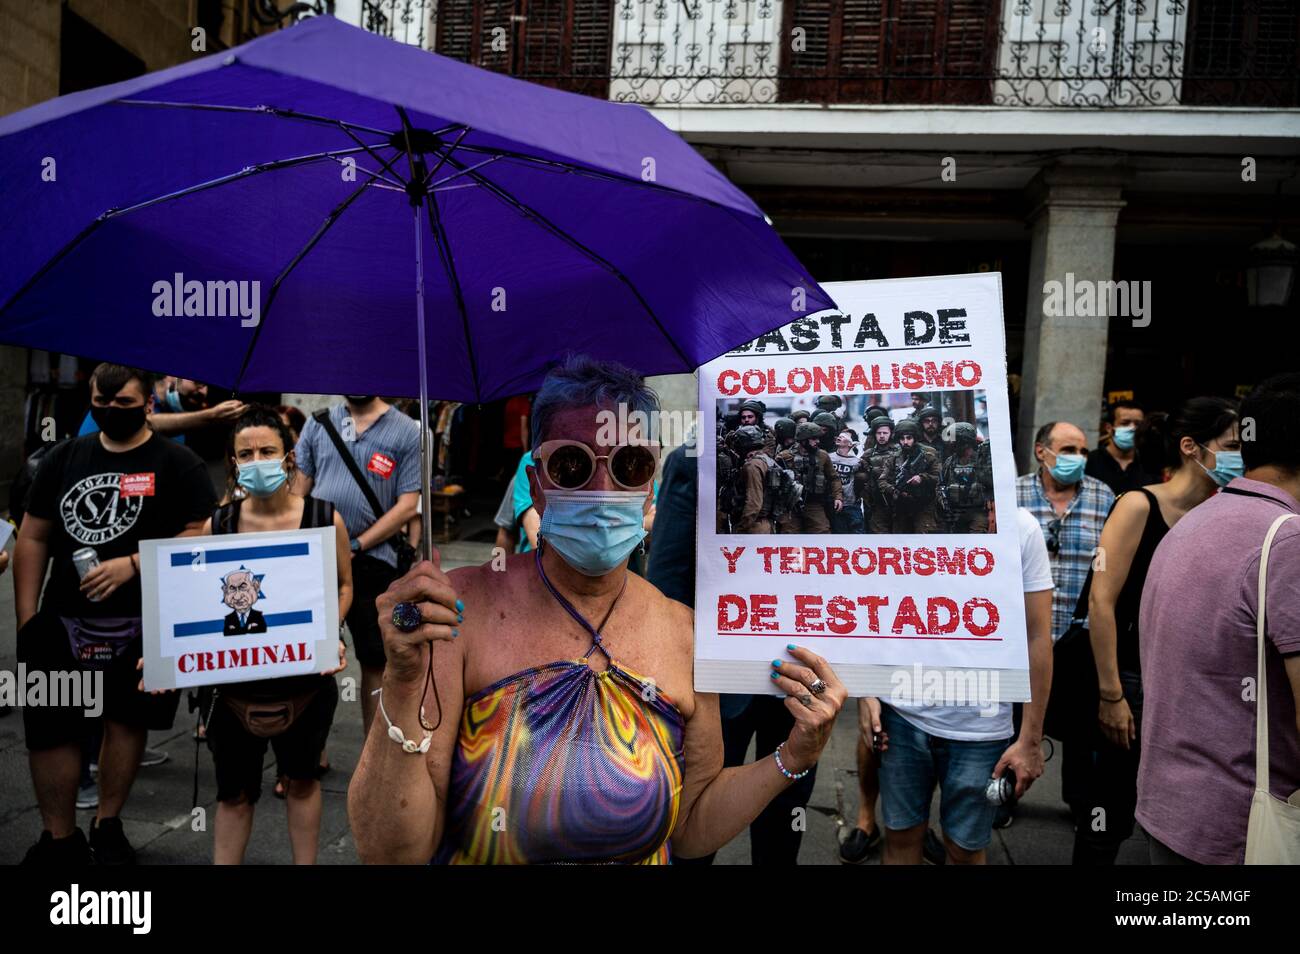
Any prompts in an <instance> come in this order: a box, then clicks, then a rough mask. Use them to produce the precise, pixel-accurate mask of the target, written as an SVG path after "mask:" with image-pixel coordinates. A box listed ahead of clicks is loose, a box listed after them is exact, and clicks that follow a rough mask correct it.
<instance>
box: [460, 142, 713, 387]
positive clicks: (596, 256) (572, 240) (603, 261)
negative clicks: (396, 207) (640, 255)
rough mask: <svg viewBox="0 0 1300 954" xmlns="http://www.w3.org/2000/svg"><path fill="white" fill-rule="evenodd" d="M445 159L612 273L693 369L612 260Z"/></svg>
mask: <svg viewBox="0 0 1300 954" xmlns="http://www.w3.org/2000/svg"><path fill="white" fill-rule="evenodd" d="M447 162H448V163H450V164H451V165H453V166H455V167H456V168H457V169H460V170H461V171H462V172H465V173H466V174H468V175H469V177H470V178H471V179H473V180H474V181H475V182H477V183H479V185H481V186H483V188H485V189H487V190H488V191H489V192H490V193H492V194H493V195H494V196H496V197H497V198H498V199H499V200H500V201H502V202H504V203H505V204H506V205H509V206H511V207H513V208H514V209H515V210H516V211H517V212H519V213H521V214H522V215H523V216H524V217H525V218H528V219H532V220H533V221H535V222H537V224H539V225H540V226H542V227H543V228H544V229H546V230H547V231H548V232H550V233H551V234H553V235H555V236H556V237H557V238H559V239H560V240H561V241H563V242H565V243H567V244H568V245H570V246H572V247H573V248H575V249H577V250H578V251H579V252H581V253H582V254H583V255H585V256H587V258H589V259H591V260H592V261H593V262H595V263H596V264H598V265H600V266H601V267H602V268H604V269H605V270H607V271H608V272H609V273H610V274H612V275H613V276H614V277H615V278H617V279H618V280H619V281H620V282H622V283H623V285H624V286H625V287H626V288H627V290H628V291H630V292H631V293H632V295H633V297H635V298H636V300H637V301H638V302H639V303H640V304H641V307H642V308H644V309H645V312H646V314H647V315H649V316H650V320H651V321H653V322H654V324H655V327H656V328H658V329H659V333H660V334H662V335H663V337H664V340H665V341H667V342H668V344H669V345H670V346H672V349H673V351H675V352H677V356H678V357H679V358H681V359H682V363H683V364H685V365H686V366H687V367H692V368H693V367H694V366H695V363H694V362H693V361H691V359H690V358H688V357H687V356H686V353H685V352H683V351H682V349H681V348H680V347H679V346H678V344H677V342H676V341H675V340H673V336H672V335H670V334H669V333H668V329H667V328H665V327H664V326H663V323H662V322H661V321H660V320H659V316H658V315H656V314H655V312H654V309H653V308H651V307H650V303H649V302H648V301H646V300H645V298H644V297H643V296H642V294H641V292H640V290H639V289H638V288H637V287H636V285H635V284H634V283H633V281H632V279H630V278H628V277H627V276H626V275H625V274H623V272H622V271H621V270H620V269H619V268H618V266H616V265H615V264H614V263H613V262H611V261H609V260H608V259H606V258H604V257H603V256H601V255H600V254H599V253H598V252H596V251H595V250H594V249H591V248H588V247H587V246H586V245H584V244H583V243H582V242H581V241H579V240H578V239H576V238H574V237H573V236H572V235H570V234H569V233H568V232H566V231H565V230H564V229H562V228H560V226H558V225H556V224H555V223H554V222H552V221H551V220H550V219H549V218H547V217H546V216H545V215H543V214H542V213H541V212H538V211H537V210H536V209H534V208H532V207H531V206H529V205H527V204H525V203H524V202H521V201H520V200H519V199H517V198H516V197H515V196H513V195H511V194H510V193H509V192H508V191H506V190H505V189H503V188H502V187H501V186H499V185H497V184H496V183H495V182H493V181H492V180H491V179H489V178H487V177H486V176H484V175H483V174H482V173H481V172H473V171H471V170H470V169H468V168H467V167H466V166H464V165H463V164H461V163H460V162H457V161H456V160H455V159H453V158H451V156H448V157H447Z"/></svg>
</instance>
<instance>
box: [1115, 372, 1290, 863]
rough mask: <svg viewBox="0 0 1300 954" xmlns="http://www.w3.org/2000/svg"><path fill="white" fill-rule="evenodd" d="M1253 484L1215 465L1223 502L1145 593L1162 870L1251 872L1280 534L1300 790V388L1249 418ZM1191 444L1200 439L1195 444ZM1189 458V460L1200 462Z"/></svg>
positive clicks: (1271, 389)
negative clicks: (1249, 837)
mask: <svg viewBox="0 0 1300 954" xmlns="http://www.w3.org/2000/svg"><path fill="white" fill-rule="evenodd" d="M1241 432H1242V445H1241V446H1242V453H1241V456H1242V458H1243V461H1244V466H1245V474H1244V475H1243V476H1239V477H1236V478H1235V479H1229V478H1230V474H1231V473H1232V471H1233V469H1234V467H1233V464H1234V461H1233V460H1232V459H1231V455H1229V454H1228V453H1227V452H1225V451H1220V452H1218V453H1217V454H1215V453H1207V454H1206V459H1205V461H1204V462H1203V463H1201V466H1203V467H1205V468H1206V470H1207V471H1208V472H1209V473H1210V475H1211V476H1212V477H1214V478H1215V480H1216V482H1218V483H1220V484H1221V485H1222V484H1226V486H1225V487H1224V490H1223V492H1221V493H1219V494H1217V495H1216V496H1214V497H1212V498H1210V499H1209V500H1207V501H1206V502H1205V503H1203V504H1201V505H1200V506H1199V507H1197V508H1196V509H1194V510H1192V511H1191V512H1190V513H1188V514H1187V515H1186V516H1185V517H1183V518H1182V519H1181V520H1180V521H1179V522H1178V523H1177V524H1176V525H1175V526H1174V528H1173V529H1172V530H1170V531H1169V533H1168V535H1167V536H1166V537H1165V538H1164V540H1163V541H1162V542H1161V544H1160V546H1159V547H1158V548H1157V549H1156V552H1155V556H1154V557H1153V558H1152V561H1151V570H1150V572H1149V573H1148V574H1147V580H1146V586H1145V588H1144V589H1143V591H1142V610H1141V618H1140V625H1139V631H1140V632H1141V633H1142V643H1141V655H1142V673H1143V683H1144V685H1143V689H1144V695H1145V698H1144V702H1143V704H1144V713H1143V720H1142V764H1141V767H1140V769H1139V770H1138V804H1137V819H1138V821H1139V822H1141V823H1142V827H1143V828H1145V829H1146V831H1147V834H1148V835H1149V836H1150V838H1151V861H1152V863H1153V864H1189V863H1198V864H1240V863H1241V862H1242V860H1243V858H1244V856H1245V850H1246V824H1247V819H1248V817H1249V814H1250V803H1251V793H1252V792H1253V790H1254V787H1255V751H1254V749H1255V700H1256V699H1257V698H1258V696H1257V693H1259V692H1261V691H1265V690H1264V689H1263V688H1262V687H1259V686H1257V685H1256V684H1255V683H1256V652H1257V646H1256V634H1255V628H1256V619H1257V612H1258V608H1257V602H1258V578H1259V559H1260V549H1261V547H1262V545H1263V542H1264V535H1265V534H1266V533H1267V532H1268V529H1269V527H1270V526H1271V525H1272V523H1273V521H1274V520H1276V519H1277V518H1278V517H1279V516H1282V515H1284V514H1288V513H1290V514H1297V515H1298V516H1296V517H1294V518H1292V519H1290V520H1288V521H1286V522H1285V523H1283V524H1282V526H1281V528H1279V530H1278V533H1277V536H1276V537H1275V538H1274V540H1273V547H1272V551H1271V552H1270V554H1269V564H1268V592H1267V606H1266V613H1265V617H1264V619H1265V626H1266V629H1265V637H1266V638H1265V673H1266V677H1267V692H1268V697H1267V698H1268V718H1269V726H1268V730H1269V765H1270V769H1269V771H1270V785H1269V788H1270V790H1271V791H1272V793H1273V795H1274V796H1275V797H1277V798H1280V799H1282V800H1283V801H1285V800H1286V799H1287V798H1289V797H1291V796H1292V795H1293V793H1296V792H1297V790H1300V723H1298V722H1297V712H1300V374H1284V375H1279V376H1277V377H1274V378H1271V379H1269V380H1268V381H1265V382H1264V383H1263V384H1261V385H1259V387H1257V388H1256V389H1255V390H1254V392H1252V393H1251V395H1250V397H1248V398H1247V399H1246V400H1245V401H1244V402H1243V404H1242V406H1241ZM1184 440H1187V441H1190V438H1184ZM1189 451H1190V449H1189Z"/></svg>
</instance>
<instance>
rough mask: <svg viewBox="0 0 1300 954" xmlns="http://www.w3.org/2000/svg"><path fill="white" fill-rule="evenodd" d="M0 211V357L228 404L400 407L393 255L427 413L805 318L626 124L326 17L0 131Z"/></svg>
mask: <svg viewBox="0 0 1300 954" xmlns="http://www.w3.org/2000/svg"><path fill="white" fill-rule="evenodd" d="M0 209H3V216H2V218H0V242H2V243H3V248H4V250H5V251H4V255H3V257H0V341H4V342H6V343H10V344H17V345H25V346H29V347H33V348H42V349H47V350H51V351H59V352H64V353H69V354H76V355H84V356H88V357H95V358H101V359H107V360H114V361H118V362H121V363H125V364H132V365H137V366H140V367H144V368H148V369H150V370H155V371H161V372H165V373H169V374H177V375H181V376H184V377H191V378H196V379H199V380H203V381H208V382H210V383H213V384H216V385H220V386H223V387H229V388H233V389H235V390H237V391H243V392H253V391H299V392H307V393H312V392H316V393H339V392H343V393H378V394H390V395H404V396H414V395H416V394H419V393H420V390H421V388H420V380H419V378H420V374H419V370H418V369H419V364H420V362H419V361H418V355H417V345H416V342H417V335H416V328H417V321H416V314H417V311H416V304H415V302H416V298H417V296H416V294H415V292H416V290H417V279H416V271H417V267H416V254H417V253H416V249H417V245H418V246H421V247H422V248H423V257H424V263H423V269H422V273H423V274H422V279H420V282H419V288H420V290H421V291H422V293H423V298H424V309H425V314H426V315H427V321H426V335H425V340H426V347H425V355H424V357H425V359H426V361H427V364H428V369H429V370H428V391H429V393H431V394H433V395H435V396H437V397H441V398H448V399H455V400H463V401H487V400H492V399H494V398H499V397H504V396H507V395H511V394H517V393H520V392H523V391H526V390H529V389H531V388H533V387H535V386H536V385H537V384H538V383H539V381H540V379H541V377H542V376H543V375H544V373H545V371H546V368H547V366H548V365H549V364H550V363H551V362H552V361H554V360H555V359H556V358H557V357H559V356H560V355H562V354H563V353H564V352H566V351H577V352H584V353H587V354H591V355H593V356H595V357H600V358H612V359H617V360H621V361H623V362H625V363H627V364H629V365H631V366H633V367H635V368H637V369H639V370H640V371H642V372H644V373H647V374H654V373H669V372H681V371H690V370H693V369H694V368H696V367H697V366H699V365H701V364H703V363H704V362H706V361H708V360H710V359H712V358H714V357H716V356H717V355H719V354H721V353H722V352H724V351H726V350H728V349H729V348H732V347H735V346H737V345H739V344H741V343H743V342H745V341H748V340H751V339H753V338H754V337H756V336H757V335H759V334H762V333H763V332H765V331H768V330H771V329H772V328H774V327H777V326H779V325H781V324H784V323H786V322H788V321H789V320H790V319H791V318H792V317H795V316H796V315H797V314H798V310H799V309H802V310H806V311H807V312H808V313H812V312H815V311H818V310H821V309H823V308H827V307H832V306H833V305H832V302H831V300H830V298H829V296H827V295H826V293H825V292H823V291H822V290H821V289H820V288H819V287H818V286H817V284H816V283H815V282H814V281H813V280H812V278H811V277H810V276H809V275H808V273H807V272H806V271H805V270H804V269H803V267H802V266H801V265H800V264H799V263H798V261H797V260H796V259H795V258H794V256H793V255H792V254H791V253H790V252H789V250H788V249H787V248H786V247H785V246H784V244H783V243H782V242H781V240H780V239H779V238H778V236H777V235H776V233H775V232H774V231H773V230H772V229H771V228H770V227H769V225H767V224H766V220H765V218H764V216H763V214H762V212H761V211H760V210H759V209H758V208H757V207H756V206H755V205H754V204H753V203H752V202H751V201H750V200H749V199H748V198H747V197H746V196H745V195H744V194H742V193H741V192H740V191H739V190H738V189H736V188H735V187H734V186H733V185H732V184H731V183H730V182H728V181H727V180H726V178H725V177H724V176H722V175H721V174H720V173H719V172H718V171H717V170H716V169H714V168H713V167H712V166H711V165H710V164H709V163H708V162H706V161H705V160H704V159H703V158H702V157H701V156H700V155H699V154H697V153H696V152H695V151H694V150H693V149H691V147H690V146H688V145H687V144H686V143H685V142H684V141H682V140H681V139H680V138H678V137H677V136H676V135H675V134H673V133H672V132H670V131H669V130H668V129H666V128H665V127H664V126H663V125H662V124H660V123H659V122H658V121H657V120H655V119H654V118H653V117H652V116H651V115H650V114H649V113H648V112H646V111H645V110H644V109H642V108H641V107H639V106H633V105H625V104H615V103H608V102H603V101H600V100H595V99H591V98H588V97H584V96H578V95H574V94H569V93H564V92H559V91H556V90H551V89H547V88H544V87H541V86H536V85H533V84H531V83H526V82H522V81H519V80H515V79H512V78H510V77H506V76H501V75H498V74H495V73H491V72H488V71H485V70H480V69H478V68H475V67H472V66H468V65H466V64H464V63H460V62H457V61H455V60H449V59H446V58H443V57H439V56H437V55H435V54H432V53H428V52H425V51H423V50H419V49H416V48H413V47H410V46H406V45H404V44H401V43H396V42H394V41H391V40H388V39H384V38H382V37H378V36H375V35H373V34H370V33H367V32H365V31H363V30H360V29H357V28H355V27H351V26H348V25H346V24H344V23H341V22H339V21H337V20H335V19H334V18H332V17H328V16H322V17H315V18H312V19H310V20H307V21H305V22H303V23H301V24H300V25H298V26H295V27H293V28H291V29H287V30H282V31H279V32H276V33H273V34H271V35H268V36H266V37H263V38H260V39H257V40H254V41H253V42H251V43H248V44H246V45H244V46H241V47H238V48H236V49H233V50H230V51H228V52H225V53H219V54H216V55H213V56H209V57H206V58H204V59H201V60H198V61H195V62H193V63H188V64H185V65H182V66H178V67H175V68H173V69H169V70H163V71H161V72H158V73H152V74H149V75H148V76H144V77H140V78H138V79H134V80H130V81H127V82H125V83H119V84H115V85H113V86H107V87H102V88H99V89H94V90H88V91H86V92H82V93H75V94H72V95H69V96H64V97H60V98H59V99H56V100H52V101H50V102H47V103H43V104H41V105H39V106H35V107H33V108H31V109H27V110H24V111H23V112H20V113H16V114H13V115H10V116H7V117H4V118H0ZM792 308H793V309H796V310H795V311H792Z"/></svg>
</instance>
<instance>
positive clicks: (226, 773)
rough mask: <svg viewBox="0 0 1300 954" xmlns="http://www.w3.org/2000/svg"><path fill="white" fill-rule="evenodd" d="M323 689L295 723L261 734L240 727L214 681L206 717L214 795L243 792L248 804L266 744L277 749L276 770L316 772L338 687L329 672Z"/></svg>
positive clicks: (302, 774)
mask: <svg viewBox="0 0 1300 954" xmlns="http://www.w3.org/2000/svg"><path fill="white" fill-rule="evenodd" d="M319 679H320V681H321V689H320V692H318V693H316V695H315V697H314V698H313V699H312V700H311V702H310V703H309V704H308V706H307V708H306V709H305V710H304V711H303V713H302V715H300V716H298V718H297V719H295V720H294V722H293V725H291V726H289V728H288V730H287V731H285V732H282V733H281V734H280V735H277V736H273V737H271V738H269V739H263V738H259V737H258V736H255V735H253V734H252V733H251V732H249V731H248V730H247V729H245V728H244V724H243V723H242V722H240V721H239V717H238V716H237V715H235V713H234V712H232V711H231V709H230V707H229V706H228V705H226V704H225V703H224V702H222V701H221V699H220V695H221V692H222V687H221V686H218V687H217V696H218V699H217V702H216V705H214V706H213V707H212V717H211V718H210V719H209V720H208V730H207V740H208V748H209V749H211V750H212V761H213V762H214V763H215V764H216V769H217V801H219V802H233V801H237V800H238V799H239V797H240V796H241V795H242V796H244V797H245V798H246V799H247V800H248V803H249V804H250V805H252V804H256V802H257V800H258V799H259V798H261V796H262V762H263V761H264V760H265V758H266V745H267V743H268V742H269V743H270V744H271V749H272V751H274V752H275V758H276V761H277V762H278V763H279V771H280V773H281V774H282V775H286V776H288V777H289V778H290V779H293V780H295V781H310V780H311V779H314V778H316V776H317V774H318V773H317V769H318V767H319V766H320V754H321V752H323V751H325V742H326V740H327V739H328V738H329V734H330V727H331V726H332V725H333V724H334V710H335V709H336V708H337V707H338V702H339V687H338V684H337V683H336V682H335V681H334V677H333V676H320V677H319Z"/></svg>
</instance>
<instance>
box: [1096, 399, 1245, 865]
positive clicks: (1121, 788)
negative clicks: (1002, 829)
mask: <svg viewBox="0 0 1300 954" xmlns="http://www.w3.org/2000/svg"><path fill="white" fill-rule="evenodd" d="M1142 441H1143V446H1144V447H1148V448H1153V449H1154V448H1163V451H1164V457H1163V460H1162V461H1161V462H1160V463H1161V464H1162V465H1163V466H1164V467H1166V468H1168V470H1169V479H1168V480H1166V481H1164V482H1162V483H1153V484H1150V485H1148V486H1145V487H1140V488H1138V489H1137V490H1135V491H1130V492H1128V493H1126V494H1124V495H1123V496H1121V497H1120V498H1119V499H1118V500H1117V501H1116V502H1115V506H1114V508H1113V509H1112V510H1111V512H1110V516H1109V517H1107V518H1106V523H1105V525H1104V526H1103V527H1102V531H1101V541H1100V544H1099V547H1098V552H1099V553H1100V554H1104V556H1105V563H1104V572H1100V568H1099V567H1098V566H1097V564H1094V569H1095V570H1097V572H1094V573H1093V574H1092V575H1091V590H1090V591H1089V594H1088V630H1089V633H1090V635H1091V643H1092V651H1093V659H1094V662H1095V664H1096V667H1097V679H1098V694H1099V702H1098V710H1097V714H1096V731H1095V733H1094V735H1095V738H1094V741H1093V749H1094V756H1093V758H1092V760H1091V762H1090V763H1088V764H1089V765H1090V769H1089V770H1088V771H1087V772H1086V773H1085V774H1086V776H1087V786H1086V797H1085V798H1083V799H1082V800H1081V802H1080V804H1082V805H1086V806H1088V808H1087V811H1088V812H1089V813H1091V811H1092V810H1093V809H1095V808H1097V807H1101V808H1104V809H1105V811H1106V825H1105V826H1104V827H1103V828H1102V829H1101V830H1096V828H1095V827H1094V826H1093V825H1092V824H1091V814H1089V815H1088V817H1086V818H1080V819H1077V820H1076V821H1077V825H1076V834H1075V846H1074V862H1075V864H1114V863H1115V857H1116V854H1117V853H1118V851H1119V846H1120V844H1121V843H1122V842H1123V841H1124V840H1125V839H1126V838H1128V837H1129V835H1131V834H1132V833H1133V812H1134V808H1135V807H1136V804H1137V773H1138V754H1139V753H1138V740H1139V738H1140V736H1141V718H1142V672H1141V663H1140V660H1139V656H1138V645H1139V637H1138V611H1139V609H1140V607H1141V602H1142V586H1143V584H1144V583H1145V581H1146V576H1147V570H1148V569H1149V568H1150V566H1151V557H1152V555H1153V554H1154V553H1155V551H1156V547H1157V546H1158V545H1159V543H1160V541H1161V540H1163V539H1164V536H1165V534H1166V533H1168V532H1169V530H1170V528H1172V527H1173V525H1174V524H1175V523H1177V522H1178V521H1179V520H1181V519H1182V517H1183V516H1184V515H1185V514H1187V513H1188V511H1190V510H1191V509H1192V508H1193V507H1195V506H1197V505H1198V504H1200V503H1202V502H1203V501H1205V500H1208V499H1209V498H1210V497H1211V496H1212V495H1213V494H1215V493H1216V492H1217V491H1218V489H1219V488H1220V487H1223V486H1225V485H1226V484H1227V483H1228V482H1229V481H1230V480H1231V479H1232V478H1233V477H1240V476H1241V474H1242V473H1243V470H1244V469H1243V466H1242V461H1241V453H1240V451H1241V439H1240V436H1239V434H1238V429H1237V411H1236V405H1235V404H1234V403H1233V402H1232V401H1229V400H1227V399H1226V398H1218V397H1199V398H1193V399H1192V400H1190V401H1187V402H1186V403H1185V404H1183V406H1182V407H1180V408H1179V409H1178V410H1177V411H1176V412H1175V413H1174V414H1172V415H1164V414H1153V415H1152V416H1151V418H1150V419H1149V420H1148V421H1147V422H1146V423H1145V425H1144V427H1143V434H1142ZM1189 569H1190V568H1189Z"/></svg>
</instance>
